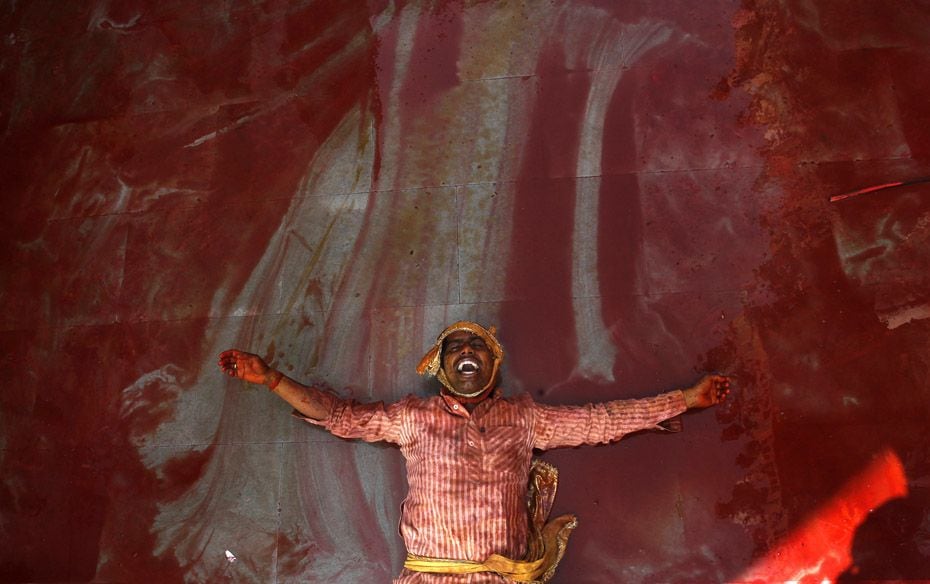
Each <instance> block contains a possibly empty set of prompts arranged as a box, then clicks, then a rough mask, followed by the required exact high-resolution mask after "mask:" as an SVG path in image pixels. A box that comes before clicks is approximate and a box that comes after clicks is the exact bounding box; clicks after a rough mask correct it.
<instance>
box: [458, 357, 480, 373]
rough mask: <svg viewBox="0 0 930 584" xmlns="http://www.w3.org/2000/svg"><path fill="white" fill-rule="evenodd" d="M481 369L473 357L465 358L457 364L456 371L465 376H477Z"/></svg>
mask: <svg viewBox="0 0 930 584" xmlns="http://www.w3.org/2000/svg"><path fill="white" fill-rule="evenodd" d="M479 369H481V366H480V365H479V364H478V361H477V360H475V359H472V358H471V357H465V358H464V359H462V360H461V361H459V362H458V363H456V364H455V370H456V371H458V372H459V374H460V375H463V376H471V375H475V374H477V373H478V370H479Z"/></svg>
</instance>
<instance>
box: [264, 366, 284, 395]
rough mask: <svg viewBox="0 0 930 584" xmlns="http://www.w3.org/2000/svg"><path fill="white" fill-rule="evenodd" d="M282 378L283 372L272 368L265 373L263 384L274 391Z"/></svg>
mask: <svg viewBox="0 0 930 584" xmlns="http://www.w3.org/2000/svg"><path fill="white" fill-rule="evenodd" d="M282 379H284V374H283V373H281V372H280V371H278V370H277V369H272V370H271V371H269V372H268V373H267V374H266V375H265V385H266V386H267V387H268V389H269V390H270V391H274V390H275V388H276V387H278V384H279V383H281V380H282Z"/></svg>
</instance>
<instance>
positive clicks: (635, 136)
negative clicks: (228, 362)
mask: <svg viewBox="0 0 930 584" xmlns="http://www.w3.org/2000/svg"><path fill="white" fill-rule="evenodd" d="M0 39H2V49H0V51H2V52H0V132H2V137H0V149H2V151H0V157H2V158H0V160H2V162H0V173H2V174H0V185H2V186H0V189H2V203H3V206H2V208H3V212H4V221H3V225H4V226H3V229H2V234H0V258H2V260H0V261H2V270H0V307H2V310H0V384H2V391H0V543H2V545H0V581H3V582H27V581H28V582H87V581H93V582H181V581H185V582H227V581H228V582H257V583H266V582H279V583H284V582H345V583H370V582H388V581H389V580H390V578H391V577H392V575H393V574H396V573H397V571H398V570H399V568H400V563H401V561H402V557H403V553H404V550H403V545H402V542H401V541H400V539H399V537H398V535H397V531H396V526H397V522H398V515H399V510H398V508H399V504H400V501H401V500H402V498H403V495H404V492H405V489H406V483H405V478H404V469H403V461H402V459H401V457H400V455H399V453H398V452H397V450H396V449H394V448H392V447H388V446H379V445H370V444H359V443H352V442H346V441H341V440H339V439H336V438H333V437H331V436H329V435H328V434H326V433H325V432H323V431H321V430H319V429H317V428H313V427H310V426H308V425H306V424H303V423H301V422H300V421H298V420H296V419H294V418H292V417H290V416H289V411H290V410H289V408H288V407H287V406H286V405H285V404H283V403H282V402H280V401H279V400H278V399H277V398H276V397H275V396H273V395H271V394H269V393H268V392H266V391H264V390H261V389H256V388H254V387H249V386H246V385H245V384H243V383H241V382H238V381H235V380H229V379H226V378H224V377H223V376H222V375H220V373H219V372H218V371H217V369H216V366H215V361H216V355H217V354H218V353H219V352H220V351H221V350H223V349H226V348H229V347H233V346H235V347H240V348H243V349H249V350H252V351H255V352H257V353H260V354H261V355H264V356H266V357H267V358H268V359H269V360H273V361H274V363H275V364H276V365H277V366H278V367H279V368H281V369H282V370H283V371H285V372H287V373H288V374H289V375H291V376H292V377H294V378H295V379H300V380H305V381H309V380H320V381H323V382H325V383H327V384H329V385H330V386H331V387H333V388H335V391H337V392H339V393H340V394H341V395H346V396H348V395H351V396H354V397H356V398H359V399H366V400H367V399H372V400H378V399H381V400H394V399H399V398H400V397H402V396H404V395H406V394H407V393H410V392H414V393H419V394H422V395H426V394H429V393H430V392H433V391H435V386H433V385H431V384H430V383H429V381H427V380H423V379H420V378H418V377H417V375H416V373H415V371H414V366H415V365H416V363H417V361H418V360H419V358H420V356H421V355H422V354H423V352H424V351H425V350H426V349H427V348H428V346H429V345H430V344H431V341H432V339H434V338H435V335H436V334H437V333H438V332H439V331H440V330H441V329H442V327H443V326H444V325H445V324H447V323H449V322H452V321H454V320H457V319H460V318H470V319H475V320H479V321H481V322H483V323H486V324H496V325H497V326H498V329H499V331H500V337H501V340H502V342H503V344H504V346H505V347H506V349H507V351H508V357H507V365H506V370H505V381H506V387H507V391H508V392H510V393H516V392H519V391H529V392H531V393H532V394H533V395H534V397H536V398H537V399H539V400H540V401H544V402H548V403H580V402H585V401H591V400H605V399H616V398H624V397H641V396H646V395H651V394H654V393H657V392H659V391H663V390H666V389H670V388H675V387H683V386H685V385H687V384H690V383H692V382H693V381H695V380H696V379H697V378H698V377H699V376H700V375H701V373H702V372H704V371H711V370H717V371H722V372H726V373H728V374H730V375H732V376H733V378H734V390H733V393H732V395H731V399H730V400H729V403H727V404H726V405H724V406H721V407H719V408H716V409H714V410H709V411H703V412H697V413H688V414H686V415H685V416H684V420H683V421H684V432H682V433H680V434H672V435H660V434H658V433H643V434H640V435H636V436H633V437H630V438H629V439H626V440H624V441H622V442H621V443H619V444H615V445H610V446H605V447H596V448H585V449H570V450H564V451H554V452H551V453H547V454H546V455H545V458H546V459H547V460H549V461H551V462H553V463H555V464H556V465H557V466H558V467H559V468H560V470H561V476H562V480H561V489H560V492H559V496H558V498H557V500H556V509H555V511H556V512H559V513H563V512H574V513H576V514H577V515H578V516H579V519H580V526H579V528H578V529H577V530H576V532H575V535H574V536H573V539H572V541H571V543H570V545H569V548H568V553H567V555H566V557H565V560H564V561H563V564H562V567H561V568H560V572H559V574H558V575H557V576H556V579H555V582H557V583H563V584H564V583H572V584H578V583H581V584H584V583H613V582H633V583H635V582H698V581H741V582H746V581H760V582H761V581H773V580H797V581H802V582H821V581H824V580H825V579H827V580H835V579H840V580H849V579H855V578H857V577H868V578H878V579H894V578H930V494H928V493H930V439H928V438H930V436H928V434H930V432H928V429H927V422H926V420H927V418H928V414H930V411H928V410H930V405H928V404H930V381H928V379H930V336H928V332H930V187H928V186H927V185H914V186H903V187H895V188H889V189H884V190H880V191H874V192H870V193H864V194H860V195H858V196H854V197H849V198H846V199H843V200H839V201H836V202H830V200H829V199H830V196H831V195H836V194H841V193H845V192H850V191H855V190H858V189H862V188H864V187H868V186H871V185H880V184H886V183H889V182H893V181H906V180H911V179H918V178H921V177H924V176H926V175H928V174H930V132H928V131H927V128H928V127H930V93H928V90H927V87H928V85H927V79H928V77H930V4H928V3H927V2H926V1H925V0H897V1H895V2H887V3H886V2H872V1H869V0H781V1H776V0H743V1H742V2H739V1H736V0H707V1H705V2H689V1H685V0H629V1H623V2H619V1H607V0H587V1H582V0H575V1H566V2H544V1H541V0H540V1H536V0H533V1H529V0H527V1H525V2H519V1H503V0H501V1H497V2H492V1H485V2H479V1H470V2H464V1H463V2H453V1H448V2H443V1H439V0H436V1H434V2H425V1H424V2H389V1H387V0H369V1H368V2H367V3H364V2H360V1H359V2H344V1H338V0H329V1H326V0H316V1H311V0H292V1H289V2H285V1H283V0H281V1H274V0H267V1H260V0H251V1H247V0H204V1H201V2H181V1H178V0H163V1H161V2H143V1H140V0H110V1H108V0H90V1H87V2H59V1H55V0H35V1H31V2H17V1H13V0H8V1H5V2H0ZM227 551H228V552H229V553H230V554H232V555H233V556H234V557H235V561H230V559H229V558H228V555H227Z"/></svg>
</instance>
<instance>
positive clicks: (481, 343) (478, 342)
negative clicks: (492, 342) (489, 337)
mask: <svg viewBox="0 0 930 584" xmlns="http://www.w3.org/2000/svg"><path fill="white" fill-rule="evenodd" d="M471 346H472V347H473V348H475V349H484V348H485V344H484V341H482V340H481V339H477V340H475V341H472V343H471Z"/></svg>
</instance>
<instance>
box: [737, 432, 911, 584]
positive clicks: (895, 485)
mask: <svg viewBox="0 0 930 584" xmlns="http://www.w3.org/2000/svg"><path fill="white" fill-rule="evenodd" d="M905 495H907V478H906V476H905V474H904V467H903V466H902V465H901V460H900V459H899V458H898V457H897V455H896V454H895V453H894V452H893V451H891V450H885V451H884V452H882V453H880V454H878V455H877V456H876V457H875V459H874V460H873V461H872V463H871V464H869V466H868V467H867V468H866V469H865V470H863V471H862V473H860V474H859V475H858V476H856V477H855V478H853V479H852V480H851V481H849V482H848V483H847V484H846V485H845V486H844V487H843V488H842V489H841V490H840V491H839V492H838V493H837V494H836V496H834V497H833V499H831V500H830V501H829V502H827V503H826V504H825V505H824V506H823V507H821V508H820V510H819V511H818V512H817V513H816V514H815V515H814V516H813V517H811V518H810V519H808V520H807V521H806V522H805V523H804V524H802V525H801V526H800V527H798V528H797V529H796V530H795V531H794V532H793V533H792V534H791V535H789V536H788V538H787V539H786V540H785V541H783V542H781V543H780V544H779V545H778V546H776V547H775V548H774V549H772V550H771V551H770V552H769V554H768V555H767V556H765V557H764V558H762V559H760V560H759V561H758V562H756V564H754V565H753V566H751V567H750V568H749V569H748V570H747V571H746V572H744V573H743V574H742V575H741V576H740V577H739V578H738V579H737V580H736V581H738V582H818V583H819V582H832V581H833V580H835V579H836V577H837V576H838V575H840V574H841V573H842V572H843V571H845V570H846V569H848V568H849V567H850V565H851V564H852V555H851V549H852V541H853V536H854V535H855V533H856V529H858V527H859V526H860V525H861V524H862V523H863V522H864V521H865V520H866V518H867V517H868V515H869V513H870V512H872V511H873V510H876V509H878V508H879V507H881V506H882V505H884V504H885V503H887V502H888V501H889V500H891V499H895V498H898V497H903V496H905Z"/></svg>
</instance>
